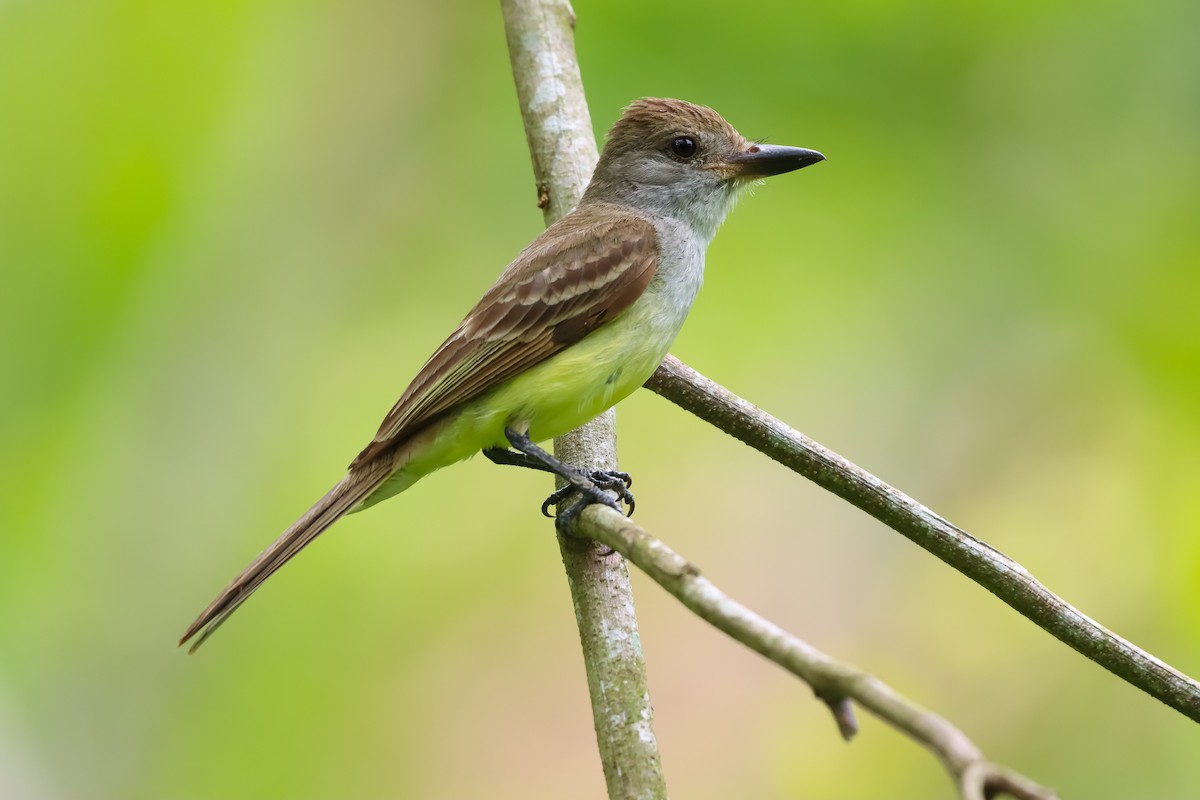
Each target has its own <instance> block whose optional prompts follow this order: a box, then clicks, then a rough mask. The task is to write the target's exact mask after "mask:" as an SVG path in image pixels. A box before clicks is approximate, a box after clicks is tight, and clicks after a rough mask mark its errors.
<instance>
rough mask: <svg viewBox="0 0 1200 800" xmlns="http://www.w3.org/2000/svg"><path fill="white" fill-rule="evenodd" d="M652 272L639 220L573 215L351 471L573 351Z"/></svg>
mask: <svg viewBox="0 0 1200 800" xmlns="http://www.w3.org/2000/svg"><path fill="white" fill-rule="evenodd" d="M657 267H658V249H657V247H656V236H655V232H654V227H653V226H652V225H651V224H650V223H648V222H646V221H645V220H643V219H641V218H639V217H634V216H628V215H621V214H615V213H613V212H612V210H611V209H605V210H603V211H599V212H598V211H591V210H584V209H581V210H578V211H576V212H575V213H573V214H571V215H569V216H567V217H564V218H563V219H562V220H560V221H559V222H557V223H555V224H554V225H552V226H550V227H549V228H547V229H546V231H545V232H544V233H543V234H542V235H541V236H539V237H538V238H537V239H536V240H534V242H533V243H532V244H530V245H529V247H527V248H525V250H524V251H523V252H522V253H521V254H520V255H519V256H517V259H516V260H515V261H513V263H512V264H510V265H509V267H508V269H506V270H505V271H504V274H502V275H501V276H500V278H499V280H497V281H496V283H495V285H493V286H492V288H491V289H489V290H488V292H487V294H485V295H484V296H483V299H481V300H480V301H479V303H478V304H476V306H475V308H473V309H471V312H470V313H469V314H467V316H466V318H465V319H464V320H463V321H462V322H461V323H460V324H459V326H458V328H457V329H455V331H454V333H452V334H450V338H448V339H446V341H445V342H443V343H442V346H441V347H439V348H438V349H437V352H435V353H434V354H433V356H432V357H430V359H429V360H428V361H427V362H425V366H424V367H422V368H421V371H420V372H419V373H417V377H416V378H414V379H413V382H412V383H411V384H409V386H408V388H407V389H406V390H405V391H404V394H403V395H402V396H401V397H400V399H399V400H398V401H397V402H396V405H395V406H393V407H392V410H391V411H390V412H388V415H387V417H385V418H384V420H383V424H382V425H380V427H379V432H378V433H377V434H375V438H374V439H373V440H372V441H371V443H370V444H369V445H367V447H366V448H365V449H364V450H363V451H362V452H361V453H359V454H358V457H357V458H355V459H354V462H353V463H352V464H351V465H350V468H351V469H354V468H355V467H358V466H359V465H361V464H363V463H365V462H367V461H369V460H371V459H372V458H374V457H375V456H377V455H379V454H380V453H382V452H384V451H386V450H387V449H389V448H390V447H392V446H393V445H395V444H397V443H399V442H402V441H403V440H404V439H406V438H407V437H408V436H410V435H412V434H413V433H415V432H416V431H417V430H419V429H420V428H421V427H422V426H423V425H424V424H425V423H427V422H429V421H430V420H432V419H433V418H435V417H437V416H438V415H440V414H442V413H444V412H446V411H449V410H450V409H451V408H453V407H455V406H457V405H459V404H461V403H464V402H466V401H467V400H470V399H472V398H474V397H477V396H479V395H480V394H482V393H484V392H486V391H488V390H489V389H492V388H494V387H496V386H497V385H499V384H500V383H502V382H504V381H505V380H507V379H508V378H511V377H513V376H514V375H517V374H519V373H521V372H523V371H524V370H527V369H529V368H530V367H532V366H534V365H535V364H538V363H540V362H541V361H544V360H545V359H547V358H549V357H550V356H552V355H554V354H555V353H558V352H560V351H561V350H563V349H565V348H567V347H569V346H570V345H572V344H574V343H575V342H578V341H579V340H580V339H582V338H583V337H584V336H586V335H587V334H588V333H590V332H591V331H593V330H595V329H596V328H597V327H599V326H601V325H603V324H604V323H605V322H608V321H609V320H611V319H612V318H613V317H615V316H616V315H617V314H620V313H621V312H622V311H624V310H625V309H627V308H629V306H630V305H632V304H633V302H634V301H635V300H637V298H638V297H640V296H641V294H642V292H643V291H645V289H646V287H647V286H648V285H649V284H650V280H651V278H653V277H654V272H655V270H656V269H657Z"/></svg>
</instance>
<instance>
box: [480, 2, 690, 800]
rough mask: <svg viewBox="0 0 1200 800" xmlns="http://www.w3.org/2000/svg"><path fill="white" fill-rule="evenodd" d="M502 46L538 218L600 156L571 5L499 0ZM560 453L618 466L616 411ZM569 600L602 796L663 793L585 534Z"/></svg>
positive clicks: (640, 670)
mask: <svg viewBox="0 0 1200 800" xmlns="http://www.w3.org/2000/svg"><path fill="white" fill-rule="evenodd" d="M500 5H501V8H502V9H503V12H504V28H505V33H506V36H507V39H508V52H509V57H510V59H511V61H512V70H513V78H514V79H515V80H516V84H517V98H518V100H519V102H520V105H521V117H522V119H523V120H524V122H525V135H526V138H527V139H528V141H529V153H530V156H531V157H532V159H533V172H534V178H535V180H536V181H537V192H538V206H539V207H540V208H541V209H542V211H543V212H544V214H545V216H546V223H547V224H549V223H551V222H554V221H555V220H556V219H558V218H559V217H561V216H563V215H564V214H566V213H567V212H569V211H570V210H571V209H572V208H574V207H575V204H576V203H578V202H579V198H580V197H581V196H582V195H583V190H584V188H585V187H586V186H587V181H588V178H589V177H590V176H591V174H592V170H593V169H594V168H595V166H596V161H597V159H598V157H599V154H598V152H597V150H596V141H595V135H594V134H593V132H592V123H591V116H590V114H589V113H588V108H587V100H586V99H585V97H584V93H583V80H582V78H581V77H580V74H579V64H578V62H577V61H576V59H575V40H574V29H575V12H574V11H573V10H572V8H571V5H570V3H569V2H566V0H501V4H500ZM554 452H555V454H556V455H557V456H558V457H559V458H561V459H562V460H564V461H566V462H568V463H570V464H575V465H577V466H580V467H584V468H588V469H598V468H606V469H615V468H616V466H617V434H616V415H615V413H614V412H613V411H611V410H610V411H608V412H607V413H606V414H604V415H603V416H601V417H600V418H598V419H596V420H594V421H593V422H590V423H588V424H587V425H585V426H583V427H582V428H579V429H577V430H575V431H572V432H571V433H569V434H567V435H565V436H560V437H559V438H557V439H555V440H554ZM559 548H560V549H561V551H562V558H563V565H564V567H565V568H566V572H567V583H568V584H569V585H570V589H571V599H572V602H573V603H574V606H575V619H576V622H577V623H578V625H579V638H580V640H581V642H582V645H583V658H584V666H585V667H586V670H587V679H588V690H589V693H590V695H591V701H592V718H593V720H594V722H595V726H596V741H597V744H598V745H599V750H600V760H601V762H602V764H603V766H604V778H605V781H606V782H607V784H608V796H609V797H610V798H613V799H614V800H616V798H621V799H622V800H626V799H628V800H634V799H635V798H636V799H637V800H643V799H648V798H663V797H666V795H667V791H666V784H665V782H664V780H663V775H662V767H661V764H660V761H659V755H658V744H657V741H656V740H655V738H654V731H653V727H652V717H651V708H650V695H649V691H648V689H647V685H646V670H645V660H644V658H643V656H642V648H641V640H640V638H639V636H638V628H637V617H636V616H635V615H634V611H633V593H632V589H631V587H630V584H629V571H628V569H627V568H626V566H625V561H624V559H622V558H621V556H619V555H617V554H613V553H609V554H607V555H606V551H605V549H604V548H603V547H602V546H601V545H598V544H596V543H595V542H593V541H591V540H574V539H567V538H564V537H562V536H560V537H559Z"/></svg>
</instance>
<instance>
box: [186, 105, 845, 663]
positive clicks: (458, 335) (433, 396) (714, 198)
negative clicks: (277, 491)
mask: <svg viewBox="0 0 1200 800" xmlns="http://www.w3.org/2000/svg"><path fill="white" fill-rule="evenodd" d="M823 160H825V156H823V155H822V154H821V153H819V152H817V151H815V150H809V149H806V148H801V147H785V146H781V145H769V144H765V143H762V142H755V141H750V140H747V139H746V138H745V137H743V136H742V135H741V134H740V133H738V131H737V130H736V129H735V128H734V127H733V126H732V125H730V124H729V123H728V122H726V121H725V119H724V118H723V117H722V116H721V115H720V114H718V113H717V112H716V111H714V110H712V109H711V108H708V107H706V106H702V105H696V104H693V103H689V102H686V101H683V100H675V99H669V98H643V99H640V100H637V101H635V102H633V103H631V104H630V105H629V106H627V107H626V108H625V109H624V111H623V113H622V114H621V116H620V117H619V119H618V120H617V121H616V123H614V124H613V126H612V128H611V129H610V131H609V132H608V136H607V138H606V142H605V146H604V149H603V151H602V152H601V155H600V159H599V161H598V163H597V165H596V169H595V171H594V173H593V175H592V177H591V180H590V181H589V183H588V186H587V188H586V190H585V191H584V194H583V197H582V199H581V200H580V201H579V204H578V205H577V206H576V207H575V209H574V210H573V211H571V212H570V213H569V214H567V215H565V216H564V217H562V218H561V219H560V220H558V221H557V222H555V223H553V224H552V225H550V226H549V227H548V228H546V229H545V231H543V232H542V233H541V235H539V236H538V237H537V238H535V239H534V240H533V242H532V243H530V244H529V245H528V246H527V247H526V248H525V249H524V250H522V251H521V252H520V253H519V254H518V255H517V257H516V258H515V259H514V260H513V261H512V263H510V264H509V265H508V266H507V268H505V270H504V271H503V272H502V273H501V275H500V277H499V278H498V279H497V280H496V282H495V283H494V284H493V285H492V286H491V288H490V289H488V290H487V292H486V293H484V295H483V297H482V298H481V299H480V300H479V302H478V303H476V305H475V306H474V307H473V308H472V309H471V310H470V311H469V312H468V313H467V315H466V317H465V318H463V320H462V322H460V323H459V324H458V327H456V328H455V329H454V331H453V332H452V333H451V334H450V336H449V337H447V339H446V340H445V341H444V342H443V343H442V345H441V346H440V347H438V348H437V350H436V351H435V352H434V353H433V355H432V356H431V357H430V358H429V360H428V361H426V362H425V364H424V366H423V367H422V368H421V369H420V371H419V372H418V373H417V375H416V377H415V378H413V380H412V382H411V383H410V384H409V385H408V388H407V389H405V391H404V393H403V394H402V395H401V396H400V399H399V400H398V401H396V403H395V405H394V406H392V408H391V410H390V411H389V412H388V413H387V415H386V417H385V418H384V420H383V422H382V424H381V425H380V426H379V430H378V432H377V433H376V434H375V437H374V438H373V439H372V440H371V441H370V442H369V443H368V444H367V446H366V447H364V448H363V449H362V451H361V452H360V453H359V454H358V456H357V457H356V458H355V459H354V460H353V461H352V462H351V464H350V466H349V468H348V470H347V472H346V475H345V477H343V478H342V479H341V480H340V481H338V482H337V484H335V485H334V486H333V488H332V489H330V490H329V491H328V492H326V494H325V495H324V496H323V497H322V498H321V499H320V500H318V501H317V502H316V503H315V504H314V505H313V506H312V507H311V508H309V510H308V511H306V512H305V513H304V514H303V515H302V516H301V517H300V518H299V519H298V520H296V522H295V523H293V524H292V525H291V526H290V527H288V528H287V529H286V530H285V531H284V532H283V533H282V534H280V536H279V537H278V538H277V539H276V540H275V541H274V542H273V543H272V544H271V545H270V546H269V547H267V549H266V550H264V551H263V552H262V553H261V554H260V555H259V556H258V557H257V558H255V559H254V561H252V562H251V563H250V565H249V566H247V567H246V568H245V569H244V570H243V571H242V572H241V573H239V574H238V576H237V577H236V578H234V579H233V581H232V582H231V583H230V584H229V585H228V586H227V587H226V588H225V589H224V590H223V591H222V592H221V593H220V594H219V595H217V597H216V598H215V599H214V600H213V601H212V603H210V604H209V606H208V607H207V608H205V609H204V611H203V612H201V614H200V615H199V616H198V617H197V618H196V620H195V621H194V622H193V623H192V624H191V625H190V626H189V627H188V628H187V630H186V631H185V633H184V634H183V637H182V638H181V639H180V641H179V644H180V645H181V646H182V645H184V644H187V643H188V642H191V643H192V644H191V648H190V650H189V652H195V650H196V649H197V648H198V647H199V646H200V645H201V644H202V643H203V642H204V641H205V640H207V639H208V638H209V637H210V636H211V635H212V634H213V632H215V631H216V630H217V628H219V627H220V626H221V625H222V624H223V623H224V622H225V621H226V620H227V619H228V618H229V616H230V615H231V614H232V613H233V612H234V611H236V610H237V609H238V608H239V607H240V606H241V605H242V604H243V603H244V602H245V601H246V600H247V598H249V597H250V595H251V594H253V593H254V591H255V590H257V589H258V588H259V586H261V585H262V584H263V582H264V581H265V580H266V579H267V578H269V577H270V576H271V575H272V574H274V573H275V572H276V571H277V570H278V569H279V568H280V567H282V566H283V565H284V564H285V563H287V562H288V561H289V560H290V559H291V558H292V557H294V556H295V555H296V554H297V553H299V552H300V551H301V550H302V549H303V548H304V547H305V546H307V545H308V544H309V543H310V542H312V541H313V540H314V539H315V538H316V537H317V536H319V535H320V534H321V533H322V532H324V531H325V530H326V529H327V528H329V526H330V525H332V524H333V523H334V522H336V521H337V520H339V519H340V518H341V517H343V516H345V515H346V514H349V513H351V512H356V511H360V510H363V509H365V508H368V507H370V506H373V505H375V504H376V503H378V502H380V501H381V500H384V499H387V498H389V497H392V496H394V495H396V494H399V493H401V492H403V491H405V490H406V489H408V488H410V487H411V486H412V485H413V484H415V483H416V482H417V481H418V480H420V479H421V478H422V477H424V476H426V475H429V474H430V473H432V472H434V471H435V470H438V469H440V468H442V467H445V466H449V465H450V464H453V463H455V462H458V461H461V460H463V459H466V458H467V457H469V456H471V455H474V454H476V453H479V452H482V453H483V454H484V455H485V456H486V457H487V458H489V459H490V460H492V461H494V462H496V463H498V464H508V465H515V466H522V467H529V468H533V469H539V470H544V471H547V472H553V473H555V474H557V475H559V476H560V477H562V478H563V479H564V480H565V481H566V484H565V485H564V487H563V489H561V490H559V491H558V492H555V493H554V494H553V495H551V496H550V497H549V498H547V500H546V502H545V503H544V504H543V506H542V511H543V513H547V508H548V506H549V505H550V504H551V503H554V502H559V501H562V500H563V499H564V498H565V497H566V496H567V495H568V494H578V495H579V499H578V500H577V501H575V502H574V503H572V504H571V505H569V506H568V507H566V509H565V510H564V511H562V512H561V513H560V514H559V516H558V523H559V524H560V526H566V525H569V521H570V519H571V518H573V516H574V514H575V513H577V512H578V511H579V510H580V509H581V508H583V507H584V506H586V505H587V504H590V503H604V504H606V505H609V506H611V507H613V508H616V509H617V510H618V511H622V510H623V509H622V505H621V503H622V502H624V503H626V504H628V505H629V506H630V512H632V504H633V496H632V494H631V493H630V492H629V487H630V485H632V479H631V478H630V477H629V475H628V474H627V473H623V472H615V471H604V470H594V471H589V470H584V469H581V468H578V467H575V466H572V465H570V464H564V463H563V462H561V461H559V460H558V459H556V458H555V457H554V456H553V455H551V454H550V453H548V452H546V451H545V450H543V449H542V448H541V447H539V446H538V445H537V442H541V441H545V440H547V439H551V438H553V437H555V436H559V435H561V434H563V433H566V432H567V431H569V430H572V429H574V428H577V427H579V426H580V425H582V424H584V423H586V422H588V421H589V420H591V419H593V418H595V417H596V416H598V415H600V414H601V413H603V412H604V411H606V410H607V409H608V408H610V407H612V406H613V405H615V404H616V403H617V402H619V401H620V400H622V399H624V398H625V397H626V396H628V395H629V394H631V393H632V392H633V391H634V390H635V389H637V388H638V387H639V386H641V385H642V384H643V383H644V382H645V381H646V380H647V379H648V378H649V377H650V375H651V374H652V373H653V372H654V370H655V369H656V368H657V367H658V365H659V364H660V363H661V362H662V360H663V358H664V357H665V356H666V354H667V352H668V350H669V349H670V347H671V344H672V342H673V341H674V340H675V336H676V334H678V333H679V330H680V328H681V327H682V325H683V323H684V320H685V318H686V317H687V315H688V311H689V310H690V309H691V306H692V302H693V300H694V299H695V298H696V294H697V292H699V290H700V285H701V283H702V281H703V277H704V258H705V251H706V250H707V248H708V245H709V243H710V242H711V241H712V239H713V236H714V235H715V234H716V232H717V228H718V227H719V226H720V225H721V223H722V221H723V220H724V219H725V216H726V215H727V213H728V212H729V211H730V210H731V209H732V207H733V205H734V204H735V202H736V200H737V197H738V194H739V193H740V191H741V190H742V189H743V188H745V187H746V186H748V185H750V184H753V183H755V182H757V181H759V180H761V179H763V178H766V177H769V176H772V175H778V174H781V173H785V172H791V171H793V170H797V169H800V168H803V167H807V166H811V165H813V164H816V163H818V162H820V161H823ZM618 498H619V499H618ZM560 529H561V527H560Z"/></svg>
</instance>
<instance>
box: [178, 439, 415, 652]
mask: <svg viewBox="0 0 1200 800" xmlns="http://www.w3.org/2000/svg"><path fill="white" fill-rule="evenodd" d="M389 462H390V459H380V460H378V461H375V462H372V463H369V464H364V465H363V466H362V467H360V468H358V469H355V470H353V471H351V473H350V474H349V475H347V476H346V477H345V478H342V480H340V481H339V482H338V483H337V485H336V486H334V487H333V488H332V489H330V490H329V491H328V492H326V493H325V496H324V497H322V498H321V499H320V500H318V501H317V502H316V504H315V505H313V507H312V508H310V509H309V510H308V511H306V512H304V516H302V517H301V518H300V519H298V520H296V522H295V523H293V524H292V526H291V527H290V528H288V529H287V530H286V531H284V532H283V533H282V534H281V535H280V536H279V538H278V539H276V540H275V541H274V542H272V543H271V546H270V547H268V548H267V549H266V550H264V551H263V552H262V553H261V554H260V555H259V556H258V558H256V559H254V561H252V562H251V563H250V566H248V567H246V568H245V569H244V570H242V573H241V574H240V575H238V576H237V577H236V578H234V579H233V582H232V583H230V584H229V585H228V586H226V587H225V590H224V591H223V592H221V593H220V594H219V595H217V599H215V600H213V601H212V603H210V604H209V606H208V608H206V609H204V611H203V612H201V614H200V616H198V617H196V621H195V622H193V623H192V624H191V626H190V627H189V628H188V629H187V632H185V633H184V634H183V638H182V639H180V640H179V644H180V645H183V644H186V643H187V642H188V640H190V639H192V638H193V637H195V639H196V641H195V642H193V643H192V646H191V648H189V649H188V652H189V653H194V652H196V648H198V647H199V646H200V645H202V644H204V642H205V640H206V639H208V637H210V636H212V635H213V633H214V632H215V631H216V630H217V628H219V627H221V624H222V623H224V622H225V620H227V619H229V615H230V614H232V613H233V612H234V611H237V609H238V607H239V606H240V605H241V604H242V603H244V602H246V599H247V598H249V597H250V595H251V594H253V593H254V590H255V589H257V588H258V587H259V586H261V585H262V583H263V581H265V580H266V579H267V578H269V577H271V575H272V574H273V573H274V572H275V570H277V569H279V568H280V567H282V566H283V565H284V564H286V563H287V562H288V561H290V560H291V558H292V556H294V555H296V554H297V553H299V552H300V551H301V550H303V549H304V547H305V545H307V544H308V543H309V542H311V541H312V540H313V539H316V538H317V537H318V536H319V535H320V534H321V533H322V532H323V531H324V530H325V529H326V528H328V527H329V526H330V525H332V524H333V523H335V522H337V521H338V520H339V519H340V518H341V517H342V516H344V515H345V514H346V512H348V511H349V510H350V509H352V508H354V506H356V505H357V504H358V503H359V502H361V501H362V500H364V499H365V498H366V497H367V496H368V495H370V494H371V492H373V491H375V489H377V488H379V485H380V484H381V483H383V482H384V481H385V480H387V478H388V476H389V475H390V474H391V473H392V466H391V464H390V463H389Z"/></svg>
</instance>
